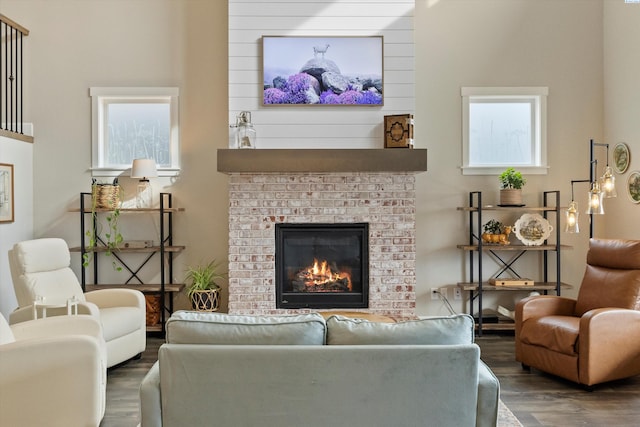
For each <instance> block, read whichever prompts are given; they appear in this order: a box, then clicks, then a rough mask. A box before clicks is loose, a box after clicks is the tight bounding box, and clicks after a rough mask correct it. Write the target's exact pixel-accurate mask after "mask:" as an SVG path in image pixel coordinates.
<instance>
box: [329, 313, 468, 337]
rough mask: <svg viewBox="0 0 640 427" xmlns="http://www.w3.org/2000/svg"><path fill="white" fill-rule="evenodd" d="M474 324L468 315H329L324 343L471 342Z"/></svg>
mask: <svg viewBox="0 0 640 427" xmlns="http://www.w3.org/2000/svg"><path fill="white" fill-rule="evenodd" d="M473 327H474V323H473V318H472V317H471V316H469V315H468V314H456V315H453V316H443V317H425V318H422V319H419V320H409V321H406V322H399V323H381V322H369V321H367V320H363V319H351V318H348V317H342V316H332V317H330V318H329V319H327V344H329V345H391V344H394V345H410V344H424V345H429V344H471V343H473V340H474V330H473Z"/></svg>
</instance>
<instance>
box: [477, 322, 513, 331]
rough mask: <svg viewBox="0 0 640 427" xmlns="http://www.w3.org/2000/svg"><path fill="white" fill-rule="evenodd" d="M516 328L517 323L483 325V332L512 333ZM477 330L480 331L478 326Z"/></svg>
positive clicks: (485, 323)
mask: <svg viewBox="0 0 640 427" xmlns="http://www.w3.org/2000/svg"><path fill="white" fill-rule="evenodd" d="M515 327H516V324H515V322H507V321H505V322H502V321H500V322H498V323H487V322H483V323H482V330H483V331H512V330H514V329H515ZM476 329H478V325H477V324H476Z"/></svg>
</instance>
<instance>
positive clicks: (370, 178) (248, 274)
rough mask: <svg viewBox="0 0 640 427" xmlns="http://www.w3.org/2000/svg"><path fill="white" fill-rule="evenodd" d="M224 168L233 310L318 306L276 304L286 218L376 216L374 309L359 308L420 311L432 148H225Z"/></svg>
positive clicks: (372, 225)
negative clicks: (419, 242) (419, 266)
mask: <svg viewBox="0 0 640 427" xmlns="http://www.w3.org/2000/svg"><path fill="white" fill-rule="evenodd" d="M314 156H316V157H317V159H318V160H317V161H316V162H312V158H313V157H314ZM385 158H386V159H388V161H383V160H384V159H385ZM300 159H302V160H300ZM333 159H338V160H335V161H334V160H333ZM304 170H309V171H308V172H304ZM218 171H220V172H224V173H226V174H228V176H229V190H228V191H229V291H228V292H229V297H228V298H229V305H228V311H229V313H230V314H252V315H274V314H297V313H306V312H311V311H317V310H318V309H314V308H278V307H277V306H276V299H277V298H276V278H275V276H276V268H275V257H276V243H275V241H276V238H275V228H276V225H277V224H284V223H287V224H309V223H322V224H351V223H368V226H369V230H368V234H369V238H368V241H369V290H368V307H367V308H358V309H355V310H354V311H367V312H370V313H374V314H380V315H387V316H393V317H413V316H414V315H415V281H416V277H415V261H416V245H415V239H416V229H415V174H416V173H420V172H424V171H426V150H424V149H414V150H409V149H360V150H315V149H314V150H289V149H281V150H280V149H259V150H227V149H220V150H218ZM336 309H337V310H340V308H338V307H336ZM323 311H331V309H323Z"/></svg>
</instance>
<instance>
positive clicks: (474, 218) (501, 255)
mask: <svg viewBox="0 0 640 427" xmlns="http://www.w3.org/2000/svg"><path fill="white" fill-rule="evenodd" d="M458 210H461V211H466V212H468V214H469V220H468V221H469V242H468V244H466V245H458V248H459V249H462V250H464V251H467V252H468V253H469V281H468V282H463V283H458V286H459V287H460V288H461V289H462V290H464V291H468V292H469V313H470V314H471V315H473V314H474V302H475V301H477V308H478V320H477V331H478V335H482V332H483V330H485V329H486V330H489V329H496V330H504V329H513V325H512V324H511V325H504V324H489V323H486V324H483V315H482V313H483V306H482V298H483V293H484V292H487V291H531V290H539V291H542V292H543V293H544V294H547V293H548V292H549V291H554V292H555V293H556V295H560V292H561V287H562V286H563V285H566V284H563V283H562V282H561V269H560V250H561V248H562V246H561V245H560V192H559V191H557V190H554V191H544V192H543V204H542V206H538V207H526V206H522V207H496V206H483V204H482V192H481V191H472V192H470V193H469V206H468V207H460V208H458ZM487 211H496V212H497V211H501V212H505V211H506V212H524V211H528V212H541V213H542V216H543V217H544V218H545V219H547V220H548V217H549V214H551V215H555V218H552V220H553V222H552V224H554V232H553V234H552V236H554V240H555V241H554V242H549V241H548V240H545V241H544V243H543V244H542V245H539V246H527V245H520V244H517V245H511V244H510V245H499V244H494V245H491V244H487V243H484V242H483V241H482V238H481V235H482V226H483V213H484V212H487ZM532 251H533V252H537V253H540V252H542V256H543V281H542V282H537V283H535V285H534V286H521V287H506V286H492V285H490V284H489V283H488V282H487V281H486V279H485V274H484V271H483V263H484V262H483V254H484V253H485V252H487V253H489V254H490V255H491V256H492V257H493V258H494V260H496V261H497V263H498V264H499V266H500V269H499V270H498V271H497V272H496V273H495V274H494V275H493V276H492V277H495V278H498V277H500V275H501V274H503V273H506V272H509V274H511V275H512V276H514V277H516V278H520V275H519V274H518V272H517V271H516V270H515V267H514V263H515V262H516V261H517V260H518V259H520V258H521V257H522V256H523V255H524V254H525V253H528V252H532ZM549 252H555V258H556V271H555V277H554V278H553V279H550V275H551V274H550V268H549ZM476 254H477V259H476ZM507 255H510V258H509V259H507ZM566 286H568V285H566Z"/></svg>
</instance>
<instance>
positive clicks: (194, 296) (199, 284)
mask: <svg viewBox="0 0 640 427" xmlns="http://www.w3.org/2000/svg"><path fill="white" fill-rule="evenodd" d="M219 268H220V263H219V262H216V260H215V259H214V260H213V261H211V262H209V263H208V264H200V265H196V266H194V267H187V275H186V277H185V282H187V288H186V290H187V296H188V297H189V299H190V300H191V306H192V307H193V309H194V310H197V311H217V310H218V308H219V307H220V286H219V285H218V284H217V283H216V281H217V280H220V279H224V278H225V277H226V274H225V273H220V272H219V271H218V270H219Z"/></svg>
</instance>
